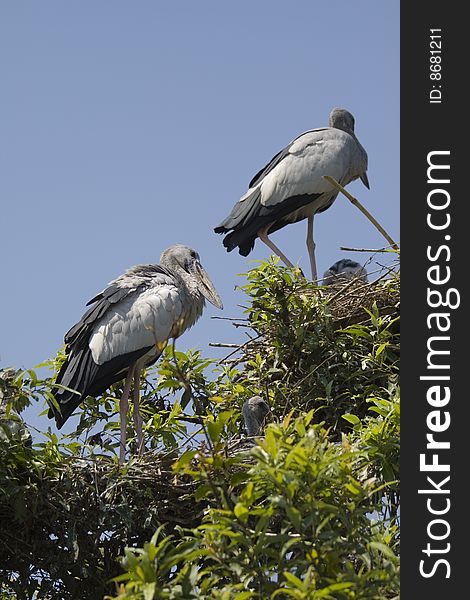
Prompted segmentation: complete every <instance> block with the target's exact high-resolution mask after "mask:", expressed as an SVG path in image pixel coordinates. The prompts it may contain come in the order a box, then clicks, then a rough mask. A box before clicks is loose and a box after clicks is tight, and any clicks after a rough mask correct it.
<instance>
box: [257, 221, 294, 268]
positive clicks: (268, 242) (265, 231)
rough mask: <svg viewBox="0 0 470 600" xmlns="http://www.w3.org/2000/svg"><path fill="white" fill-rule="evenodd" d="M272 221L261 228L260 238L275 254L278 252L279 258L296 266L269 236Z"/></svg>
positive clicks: (289, 264) (286, 263)
mask: <svg viewBox="0 0 470 600" xmlns="http://www.w3.org/2000/svg"><path fill="white" fill-rule="evenodd" d="M271 225H272V223H269V225H266V227H263V228H262V229H260V230H259V231H258V237H259V239H260V240H261V241H262V242H263V243H264V244H266V246H267V247H268V248H270V249H271V250H272V251H273V252H274V254H277V256H279V258H280V259H281V260H282V262H283V263H284V264H285V265H287V266H288V267H291V268H294V265H293V264H292V263H291V261H290V260H289V259H288V258H287V256H286V255H285V254H283V253H282V252H281V251H280V250H279V248H278V247H277V246H276V244H273V242H272V241H271V240H270V239H269V238H268V231H269V228H270V227H271Z"/></svg>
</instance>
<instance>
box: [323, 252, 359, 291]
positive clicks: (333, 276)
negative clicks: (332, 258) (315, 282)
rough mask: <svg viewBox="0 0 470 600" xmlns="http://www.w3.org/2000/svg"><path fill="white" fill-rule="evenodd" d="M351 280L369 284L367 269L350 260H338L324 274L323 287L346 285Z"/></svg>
mask: <svg viewBox="0 0 470 600" xmlns="http://www.w3.org/2000/svg"><path fill="white" fill-rule="evenodd" d="M351 279H356V280H357V281H360V282H362V283H367V271H366V269H365V268H364V267H363V266H362V265H360V264H359V263H358V262H356V261H355V260H351V259H350V258H342V259H340V260H337V261H336V262H335V263H334V264H332V265H331V267H330V268H329V269H327V270H326V271H325V272H324V273H323V285H332V284H334V283H340V282H341V283H343V284H344V283H347V282H348V281H351Z"/></svg>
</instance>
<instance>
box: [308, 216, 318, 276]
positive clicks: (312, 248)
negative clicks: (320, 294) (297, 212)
mask: <svg viewBox="0 0 470 600" xmlns="http://www.w3.org/2000/svg"><path fill="white" fill-rule="evenodd" d="M307 250H308V257H309V258H310V268H311V270H312V281H317V280H318V275H317V262H316V260H315V241H314V239H313V215H312V216H311V217H308V219H307Z"/></svg>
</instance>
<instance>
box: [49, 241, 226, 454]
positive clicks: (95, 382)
mask: <svg viewBox="0 0 470 600" xmlns="http://www.w3.org/2000/svg"><path fill="white" fill-rule="evenodd" d="M205 299H207V300H209V302H211V303H212V304H213V305H214V306H216V307H217V308H222V301H221V299H220V297H219V295H218V293H217V291H216V290H215V288H214V285H213V284H212V282H211V280H210V279H209V277H208V275H207V273H206V271H205V270H204V268H203V267H202V265H201V263H200V259H199V255H198V253H197V252H196V251H195V250H193V249H192V248H189V247H188V246H183V245H181V244H176V245H174V246H170V247H169V248H167V249H166V250H165V251H164V252H163V253H162V255H161V257H160V264H158V265H156V264H149V265H137V266H135V267H132V268H131V269H128V270H127V271H126V272H125V273H124V274H123V275H121V276H120V277H118V278H117V279H115V280H114V281H111V283H110V284H109V286H108V287H107V288H106V289H105V290H104V291H102V292H101V293H99V294H98V295H97V296H95V297H94V298H92V299H91V300H90V301H89V302H88V304H91V305H92V306H91V308H90V309H89V310H88V311H87V312H86V313H85V314H84V315H83V317H82V318H81V320H80V321H79V322H78V323H77V324H76V325H74V326H73V327H72V328H71V329H70V330H69V331H68V332H67V333H66V334H65V344H66V355H67V357H66V360H65V362H64V364H63V365H62V368H61V369H60V371H59V374H58V376H57V380H56V384H57V386H58V387H57V388H56V389H55V391H54V397H55V400H56V402H57V406H51V408H50V410H49V414H48V416H49V418H52V417H55V420H56V423H57V427H58V428H59V429H60V428H61V427H62V425H63V424H64V423H65V422H66V421H67V419H68V418H69V417H70V415H71V414H72V413H73V411H74V410H75V409H76V408H77V406H78V405H79V404H80V403H81V402H82V401H83V400H84V399H85V398H86V397H87V396H94V397H96V396H99V395H101V394H103V393H104V392H105V391H106V390H107V389H108V388H109V386H110V385H112V384H113V383H116V382H117V381H120V380H122V379H125V384H124V391H123V394H122V396H121V399H120V403H119V408H120V419H121V421H120V427H121V437H120V453H119V460H120V463H121V464H122V463H123V462H124V459H125V451H126V427H127V410H128V399H129V394H130V390H131V386H132V383H134V393H133V401H134V421H135V427H136V434H137V443H138V448H139V452H141V451H142V448H143V439H142V419H141V416H140V411H139V391H140V373H141V371H142V369H143V368H144V367H146V366H149V365H151V364H153V363H154V362H155V361H156V360H157V359H158V358H159V356H160V355H161V353H162V352H163V349H164V348H165V346H166V345H167V343H168V340H169V339H171V338H173V339H176V338H178V337H179V336H180V335H181V334H183V333H184V332H185V331H186V330H187V329H189V328H190V327H192V325H194V323H195V322H196V321H197V320H198V319H199V317H200V316H201V314H202V311H203V308H204V304H205ZM64 387H65V388H70V389H71V390H75V393H74V392H72V391H70V390H68V389H64Z"/></svg>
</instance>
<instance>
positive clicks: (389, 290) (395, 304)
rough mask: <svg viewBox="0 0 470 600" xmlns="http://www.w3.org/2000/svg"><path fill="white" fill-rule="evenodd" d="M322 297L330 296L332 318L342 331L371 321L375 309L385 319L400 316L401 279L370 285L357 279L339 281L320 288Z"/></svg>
mask: <svg viewBox="0 0 470 600" xmlns="http://www.w3.org/2000/svg"><path fill="white" fill-rule="evenodd" d="M311 293H315V292H311ZM317 293H318V292H317ZM319 293H320V294H322V295H324V296H326V298H327V301H328V306H329V309H330V311H331V315H332V317H333V318H334V320H335V321H337V323H338V325H339V326H340V327H344V326H346V325H352V324H353V323H362V322H365V321H368V320H369V319H370V313H371V312H373V311H374V310H375V309H376V310H377V311H378V313H379V314H380V315H382V316H385V315H396V316H398V314H399V310H400V279H399V278H392V279H387V280H385V281H384V280H378V281H373V282H370V283H364V282H363V281H360V280H356V279H352V280H350V281H348V282H346V283H345V282H344V281H339V282H338V283H336V284H333V285H330V286H328V287H325V288H320V289H319Z"/></svg>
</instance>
